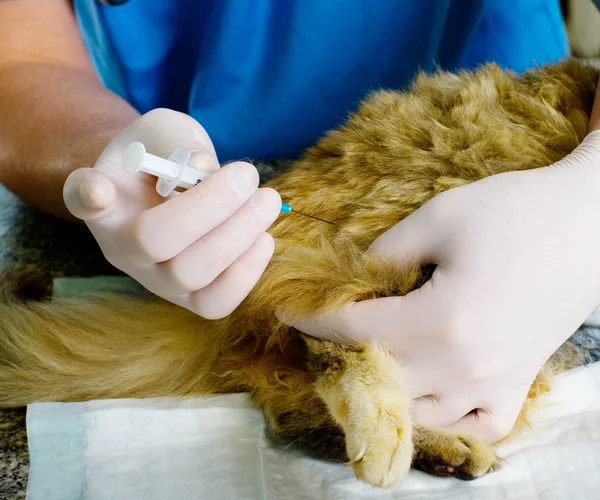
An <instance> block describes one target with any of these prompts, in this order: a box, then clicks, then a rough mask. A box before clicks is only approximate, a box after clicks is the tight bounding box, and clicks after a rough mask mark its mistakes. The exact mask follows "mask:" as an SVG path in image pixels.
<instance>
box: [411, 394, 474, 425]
mask: <svg viewBox="0 0 600 500" xmlns="http://www.w3.org/2000/svg"><path fill="white" fill-rule="evenodd" d="M472 410H473V397H472V395H470V394H465V395H463V394H449V395H444V396H436V395H427V396H423V397H420V398H418V399H415V400H414V401H413V406H412V411H411V413H412V416H413V419H414V420H415V422H417V423H418V424H419V425H421V426H423V427H430V428H445V427H450V426H452V425H454V424H455V423H456V422H457V420H460V419H461V418H466V417H465V415H467V414H469V412H471V411H472Z"/></svg>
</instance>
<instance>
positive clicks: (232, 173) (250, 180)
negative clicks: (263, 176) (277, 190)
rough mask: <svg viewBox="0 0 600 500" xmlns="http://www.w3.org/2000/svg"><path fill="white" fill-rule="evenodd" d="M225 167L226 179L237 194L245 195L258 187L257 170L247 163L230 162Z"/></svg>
mask: <svg viewBox="0 0 600 500" xmlns="http://www.w3.org/2000/svg"><path fill="white" fill-rule="evenodd" d="M225 168H226V169H227V181H228V184H229V186H230V187H231V189H233V190H234V191H235V192H236V193H237V194H238V195H240V196H243V197H247V196H248V194H250V193H252V191H254V190H255V189H256V188H257V187H258V171H257V170H256V169H255V168H254V167H253V166H252V165H250V164H248V163H232V164H230V165H227V167H225Z"/></svg>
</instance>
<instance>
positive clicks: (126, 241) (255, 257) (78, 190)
mask: <svg viewBox="0 0 600 500" xmlns="http://www.w3.org/2000/svg"><path fill="white" fill-rule="evenodd" d="M134 141H139V142H141V143H143V144H144V145H145V146H146V149H147V150H148V152H149V153H151V154H154V155H157V156H161V157H164V158H166V157H168V156H169V155H170V154H171V153H173V152H174V151H175V150H176V149H177V148H179V147H182V146H183V147H187V148H189V149H190V150H192V151H193V152H194V154H193V155H192V159H191V160H190V164H192V165H195V166H196V167H198V168H201V169H203V170H205V171H209V172H215V173H214V174H213V175H211V176H210V177H208V178H207V179H205V180H204V181H202V182H201V183H200V184H198V185H197V186H195V187H193V188H192V189H189V190H188V191H186V192H183V193H179V192H174V193H172V194H171V195H170V196H169V197H168V198H163V197H161V196H160V195H158V193H157V192H156V189H155V186H156V181H157V178H156V177H153V176H150V175H147V174H144V173H138V174H136V175H135V176H131V175H128V174H127V173H125V172H124V171H123V169H122V165H121V160H122V155H123V150H124V148H125V147H126V146H127V145H128V144H130V143H131V142H134ZM258 183H259V176H258V172H257V170H256V169H255V168H254V166H252V165H250V164H248V163H241V162H238V163H232V164H229V165H226V166H224V167H223V168H220V169H219V163H218V161H217V157H216V154H215V149H214V147H213V145H212V142H211V140H210V138H209V137H208V134H207V133H206V131H205V130H204V128H202V127H201V126H200V124H198V122H196V121H195V120H194V119H192V118H191V117H190V116H188V115H185V114H183V113H178V112H175V111H171V110H167V109H157V110H154V111H150V112H149V113H146V114H145V115H143V116H142V117H140V118H139V119H138V120H136V121H135V122H134V123H133V124H132V125H130V126H129V127H127V128H126V129H125V130H123V132H121V133H120V134H119V135H118V136H117V137H115V139H114V140H113V141H112V142H111V143H110V144H109V146H108V147H107V148H106V149H105V151H104V152H103V153H102V155H101V156H100V158H99V159H98V161H97V162H96V165H95V166H94V168H93V169H90V168H84V169H79V170H76V171H74V172H73V173H72V174H71V175H70V176H69V178H68V179H67V181H66V183H65V187H64V200H65V204H66V206H67V208H68V209H69V211H70V212H71V213H72V214H73V215H74V216H76V217H78V218H80V219H83V220H84V221H85V223H86V224H87V226H88V227H89V229H90V230H91V232H92V233H93V235H94V237H95V238H96V240H97V241H98V243H99V245H100V248H101V249H102V251H103V253H104V255H105V257H106V258H107V259H108V261H109V262H110V263H111V264H113V265H114V266H115V267H117V268H118V269H120V270H121V271H123V272H125V273H127V274H129V275H130V276H131V277H133V278H134V279H136V280H137V281H138V282H140V283H141V284H142V285H143V286H144V287H146V288H147V289H148V290H150V291H151V292H153V293H154V294H156V295H158V296H160V297H162V298H164V299H166V300H169V301H171V302H173V303H175V304H178V305H181V306H183V307H185V308H187V309H190V310H191V311H194V312H195V313H197V314H199V315H200V316H203V317H205V318H210V319H213V318H220V317H223V316H226V315H228V314H229V313H231V312H232V311H233V310H234V309H235V308H236V307H237V306H238V305H239V304H240V302H241V301H242V300H243V299H244V298H245V297H246V295H248V293H249V292H250V290H251V289H252V288H253V287H254V285H255V284H256V282H257V281H258V279H259V278H260V276H261V275H262V273H263V271H264V269H265V267H266V266H267V264H268V262H269V260H270V259H271V257H272V255H273V249H274V243H273V238H272V237H271V236H270V235H269V234H268V233H266V232H265V231H266V230H267V229H268V228H269V226H271V224H272V223H273V222H274V221H275V219H276V218H277V216H278V214H279V213H280V209H281V199H280V197H279V194H278V193H277V192H276V191H274V190H272V189H266V188H265V189H258Z"/></svg>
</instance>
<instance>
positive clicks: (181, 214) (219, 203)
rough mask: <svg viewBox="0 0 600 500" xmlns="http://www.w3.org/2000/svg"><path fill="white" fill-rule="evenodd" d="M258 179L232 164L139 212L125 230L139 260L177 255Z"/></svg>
mask: <svg viewBox="0 0 600 500" xmlns="http://www.w3.org/2000/svg"><path fill="white" fill-rule="evenodd" d="M258 182H259V178H258V172H257V170H256V168H255V167H253V166H252V165H250V164H248V163H232V164H229V165H227V166H225V167H223V168H221V169H219V171H217V172H216V173H215V174H213V175H211V176H210V177H208V178H207V179H205V180H204V181H203V182H201V183H200V184H198V185H197V186H194V187H193V188H191V189H189V190H187V191H185V192H183V193H180V194H178V195H177V196H175V197H173V198H171V199H169V200H167V201H166V202H164V203H161V204H159V205H157V206H155V207H153V208H150V209H148V210H145V211H144V212H142V213H141V214H139V216H137V217H136V218H135V219H134V220H132V221H131V226H132V227H130V228H128V231H129V234H131V235H132V237H133V239H134V244H133V248H135V249H136V251H137V252H138V253H139V259H140V261H141V262H144V263H146V264H155V263H158V262H165V261H168V260H170V259H172V258H174V257H175V256H176V255H178V254H180V253H181V252H182V251H183V250H185V249H186V248H188V247H189V246H190V245H192V244H193V243H194V242H195V241H197V240H198V239H200V238H201V237H202V236H204V235H205V234H207V233H209V232H210V231H212V230H213V229H215V228H216V227H218V226H219V225H221V224H222V223H223V222H225V221H226V220H227V219H229V218H230V217H231V216H232V215H233V214H234V213H236V212H237V211H238V210H239V209H240V208H241V207H242V206H243V205H244V204H245V203H246V202H247V201H248V200H249V199H250V198H251V197H252V195H253V194H254V193H255V192H256V190H257V188H258ZM268 206H270V205H268Z"/></svg>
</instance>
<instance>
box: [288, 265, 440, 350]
mask: <svg viewBox="0 0 600 500" xmlns="http://www.w3.org/2000/svg"><path fill="white" fill-rule="evenodd" d="M438 280H439V273H438V271H437V270H436V272H434V274H433V276H432V278H431V279H430V280H429V281H427V282H426V283H425V284H424V285H423V286H422V287H421V288H419V289H417V290H414V291H412V292H411V293H409V294H408V295H405V296H403V297H384V298H378V299H370V300H364V301H360V302H353V303H350V304H347V305H345V306H342V307H340V308H339V309H337V310H336V311H334V312H332V313H329V314H325V315H321V314H318V313H317V314H313V315H310V316H306V317H303V318H299V319H296V318H293V319H292V318H287V317H285V315H282V316H280V319H281V321H283V322H285V323H287V324H289V323H290V320H292V322H293V325H291V326H293V327H294V328H296V329H298V330H300V331H301V332H303V333H306V334H307V335H312V336H313V337H317V338H326V339H331V340H338V341H341V342H348V341H359V342H360V341H370V340H377V341H380V342H383V343H384V344H385V345H386V346H388V347H389V348H390V349H392V350H393V351H394V352H396V353H397V354H398V355H399V356H400V357H401V358H402V357H405V358H407V359H410V358H411V357H412V356H410V355H409V353H410V352H413V351H415V350H416V349H420V346H421V344H422V342H421V340H422V339H423V338H428V339H431V338H434V337H432V335H431V334H432V333H437V332H440V333H441V330H442V328H443V327H444V325H443V321H442V319H443V311H442V310H441V307H439V309H440V310H439V311H432V310H431V306H430V304H431V303H433V302H434V297H433V294H434V293H437V292H436V286H435V284H436V283H437V281H438ZM443 302H444V301H443V300H442V299H441V298H438V300H437V302H436V303H437V304H443ZM282 314H283V313H282ZM425 334H427V336H426V337H425Z"/></svg>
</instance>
